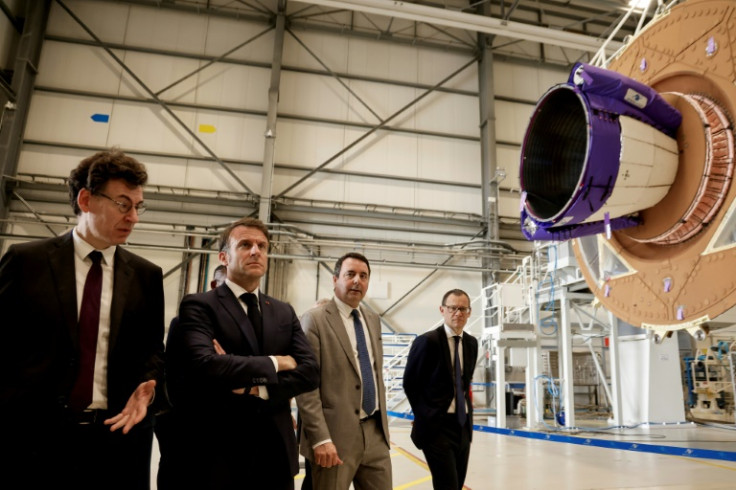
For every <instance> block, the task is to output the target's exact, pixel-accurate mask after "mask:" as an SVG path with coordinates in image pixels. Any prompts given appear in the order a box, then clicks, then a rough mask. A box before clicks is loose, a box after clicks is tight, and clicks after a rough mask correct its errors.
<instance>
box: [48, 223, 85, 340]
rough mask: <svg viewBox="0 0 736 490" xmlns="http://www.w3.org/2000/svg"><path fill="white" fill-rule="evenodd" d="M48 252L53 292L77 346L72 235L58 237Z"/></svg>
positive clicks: (77, 331) (77, 333) (77, 332)
mask: <svg viewBox="0 0 736 490" xmlns="http://www.w3.org/2000/svg"><path fill="white" fill-rule="evenodd" d="M54 245H55V247H54V248H52V249H50V250H49V266H50V268H51V272H52V274H53V277H54V282H55V287H54V290H55V291H56V294H57V295H58V297H59V303H60V304H61V308H62V311H61V313H62V317H63V318H64V322H65V323H66V325H67V328H68V330H69V335H70V336H71V338H72V341H73V345H78V344H79V327H78V325H77V281H76V276H75V272H74V241H73V240H72V234H71V233H67V234H65V235H63V236H62V237H60V238H59V239H58V240H57V241H56V242H55V243H54Z"/></svg>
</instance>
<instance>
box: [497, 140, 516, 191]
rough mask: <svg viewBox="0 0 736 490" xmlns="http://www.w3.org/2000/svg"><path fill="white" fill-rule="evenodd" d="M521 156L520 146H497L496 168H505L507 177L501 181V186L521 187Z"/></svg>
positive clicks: (508, 187)
mask: <svg viewBox="0 0 736 490" xmlns="http://www.w3.org/2000/svg"><path fill="white" fill-rule="evenodd" d="M520 158H521V147H520V146H506V145H498V146H497V147H496V168H499V169H504V171H505V172H506V178H505V179H504V180H503V182H501V187H503V188H507V189H519V188H520V187H521V183H520V181H519V165H520Z"/></svg>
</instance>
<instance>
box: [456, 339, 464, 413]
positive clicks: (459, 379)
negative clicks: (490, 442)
mask: <svg viewBox="0 0 736 490" xmlns="http://www.w3.org/2000/svg"><path fill="white" fill-rule="evenodd" d="M462 340H463V338H462V337H461V336H459V335H456V336H455V413H456V414H457V421H458V422H459V423H460V426H461V427H462V426H463V425H465V419H466V418H467V412H466V411H465V390H463V368H462V366H461V365H460V342H462Z"/></svg>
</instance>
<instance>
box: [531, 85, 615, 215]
mask: <svg viewBox="0 0 736 490" xmlns="http://www.w3.org/2000/svg"><path fill="white" fill-rule="evenodd" d="M620 154H621V128H620V126H619V124H618V121H617V120H616V118H615V117H610V116H609V115H608V114H605V113H597V112H595V111H593V109H592V108H591V107H590V106H589V105H588V103H587V99H586V98H585V96H584V95H583V94H582V92H581V91H580V89H578V88H577V87H575V86H574V85H567V84H563V85H558V86H557V87H555V88H553V89H551V90H550V91H548V92H547V93H546V94H545V95H544V96H543V97H542V99H541V100H540V101H539V102H538V103H537V108H536V110H535V111H534V114H533V115H532V118H531V121H530V123H529V127H528V128H527V133H526V136H525V138H524V142H523V146H522V163H521V169H520V177H521V188H522V190H523V191H526V193H527V200H526V204H527V206H526V209H527V210H528V211H529V214H530V215H531V216H532V217H533V218H534V219H535V220H537V221H539V222H540V223H544V224H543V225H542V226H544V227H549V226H561V225H574V224H578V223H581V222H583V221H584V220H585V219H587V218H588V217H589V216H590V215H591V214H592V212H594V211H595V210H598V209H600V208H601V206H602V205H603V204H604V203H605V202H606V199H608V197H609V196H610V195H611V192H612V191H613V185H614V183H615V182H616V176H617V175H618V168H619V155H620Z"/></svg>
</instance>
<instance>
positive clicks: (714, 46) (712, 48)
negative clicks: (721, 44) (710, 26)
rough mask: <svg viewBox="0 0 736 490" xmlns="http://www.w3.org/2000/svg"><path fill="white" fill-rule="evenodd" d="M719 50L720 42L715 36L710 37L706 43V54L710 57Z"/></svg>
mask: <svg viewBox="0 0 736 490" xmlns="http://www.w3.org/2000/svg"><path fill="white" fill-rule="evenodd" d="M716 51H718V43H717V42H716V40H715V38H714V37H713V36H711V37H709V38H708V42H707V43H706V45H705V54H706V55H708V57H709V58H710V57H711V56H713V55H714V54H716Z"/></svg>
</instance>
